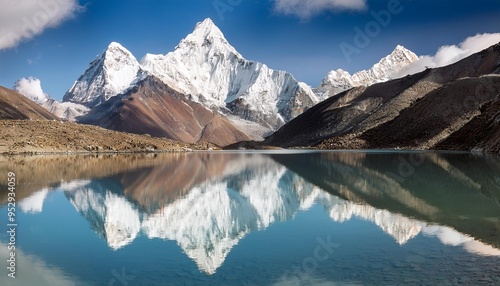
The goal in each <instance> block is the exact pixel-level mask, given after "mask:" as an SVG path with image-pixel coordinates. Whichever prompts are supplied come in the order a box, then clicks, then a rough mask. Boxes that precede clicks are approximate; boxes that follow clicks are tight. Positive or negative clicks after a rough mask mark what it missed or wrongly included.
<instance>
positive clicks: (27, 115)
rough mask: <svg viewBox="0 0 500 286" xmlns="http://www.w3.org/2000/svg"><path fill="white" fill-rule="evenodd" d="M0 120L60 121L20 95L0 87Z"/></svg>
mask: <svg viewBox="0 0 500 286" xmlns="http://www.w3.org/2000/svg"><path fill="white" fill-rule="evenodd" d="M0 119H18V120H24V119H31V120H45V119H48V120H60V119H59V118H58V117H57V116H55V115H53V114H52V113H50V112H48V111H47V110H45V109H44V108H43V107H41V106H40V105H38V104H36V103H35V102H33V101H31V100H29V99H27V98H26V97H25V96H23V95H22V94H19V93H17V92H15V91H13V90H10V89H8V88H5V87H2V86H0Z"/></svg>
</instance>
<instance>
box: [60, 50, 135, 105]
mask: <svg viewBox="0 0 500 286" xmlns="http://www.w3.org/2000/svg"><path fill="white" fill-rule="evenodd" d="M139 70H140V66H139V62H138V61H137V59H136V58H135V57H134V55H132V53H131V52H130V51H129V50H127V49H126V48H124V47H123V46H122V45H121V44H119V43H117V42H112V43H110V44H109V46H108V47H107V48H106V50H105V51H104V52H103V53H102V54H101V55H100V56H98V57H97V58H96V59H95V60H94V61H93V62H92V63H90V66H89V68H88V69H87V70H86V71H85V72H84V73H83V75H82V76H80V78H79V79H78V80H77V81H76V82H75V84H74V85H73V87H71V89H70V90H69V91H68V92H67V93H66V94H65V95H64V97H63V101H64V102H74V103H79V104H83V105H85V106H87V107H93V106H96V105H99V104H100V103H102V102H105V101H107V100H108V99H110V98H111V97H113V96H115V95H117V94H120V93H122V92H124V91H126V90H127V89H128V88H129V87H130V85H131V83H132V82H134V80H135V79H136V77H137V74H138V72H139Z"/></svg>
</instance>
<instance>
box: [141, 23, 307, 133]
mask: <svg viewBox="0 0 500 286" xmlns="http://www.w3.org/2000/svg"><path fill="white" fill-rule="evenodd" d="M141 66H142V68H143V69H144V70H145V71H146V72H147V73H149V74H152V75H154V76H156V77H157V78H159V79H161V80H162V81H163V82H164V83H166V84H167V85H169V86H171V87H172V88H174V89H175V90H177V91H179V92H181V93H184V94H188V95H190V96H191V99H192V100H193V101H196V102H200V103H202V104H204V105H205V106H207V107H208V108H210V109H213V110H218V111H220V112H223V113H226V112H228V111H229V112H231V113H232V114H233V115H237V116H239V117H241V118H243V119H245V120H250V121H252V122H256V123H259V124H263V126H266V127H270V129H276V128H278V127H280V126H281V125H283V124H284V123H285V122H286V121H288V120H290V119H292V118H293V117H294V115H296V114H297V113H299V112H298V111H300V110H302V109H303V108H304V107H310V106H312V105H313V104H314V103H316V101H315V99H316V97H315V95H314V93H313V92H311V90H310V89H304V88H303V87H302V86H300V84H299V82H298V81H297V80H295V78H293V76H292V75H291V74H290V73H287V72H285V71H276V70H272V69H270V68H268V67H267V66H266V65H264V64H262V63H259V62H254V61H249V60H245V59H244V58H243V56H242V55H241V54H239V53H238V52H237V51H236V49H235V48H234V47H233V46H231V45H230V44H229V42H228V41H227V40H226V38H225V37H224V35H223V34H222V32H221V31H220V30H219V28H218V27H217V26H216V25H215V24H214V23H213V22H212V20H210V19H206V20H204V21H203V22H200V23H198V24H197V25H196V27H195V29H194V31H193V32H192V33H191V34H189V35H188V36H187V37H186V38H184V39H183V40H182V41H181V42H180V43H179V45H178V46H177V47H176V49H175V50H174V51H173V52H170V53H168V54H166V55H150V54H148V55H146V56H145V57H144V58H143V59H142V60H141Z"/></svg>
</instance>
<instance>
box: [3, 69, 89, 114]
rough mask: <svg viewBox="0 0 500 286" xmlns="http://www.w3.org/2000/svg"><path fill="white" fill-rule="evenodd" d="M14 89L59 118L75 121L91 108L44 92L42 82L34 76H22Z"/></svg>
mask: <svg viewBox="0 0 500 286" xmlns="http://www.w3.org/2000/svg"><path fill="white" fill-rule="evenodd" d="M12 89H13V90H15V91H17V92H19V93H20V94H22V95H24V96H25V97H27V98H28V99H30V100H32V101H34V102H35V103H37V104H38V105H40V106H41V107H43V108H45V109H46V110H48V111H49V112H51V113H52V114H54V115H56V116H57V117H59V118H62V119H65V120H69V121H74V120H75V118H76V117H78V116H81V115H84V114H86V113H87V112H88V111H89V109H88V108H87V107H86V106H83V105H81V104H76V103H71V102H63V103H60V102H58V101H56V100H54V99H52V98H50V96H49V95H47V94H46V93H45V92H43V89H42V83H41V81H40V80H39V79H37V78H34V77H28V78H21V79H19V80H18V81H16V83H15V84H14V87H13V88H12Z"/></svg>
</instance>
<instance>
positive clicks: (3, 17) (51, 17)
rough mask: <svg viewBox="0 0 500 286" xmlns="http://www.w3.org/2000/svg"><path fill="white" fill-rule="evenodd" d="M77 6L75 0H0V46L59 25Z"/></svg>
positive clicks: (77, 8) (17, 41)
mask: <svg viewBox="0 0 500 286" xmlns="http://www.w3.org/2000/svg"><path fill="white" fill-rule="evenodd" d="M80 9H81V6H79V5H78V0H2V1H0V50H2V49H7V48H12V47H15V46H17V45H18V44H19V42H21V41H22V40H27V39H31V38H33V37H34V36H36V35H39V34H41V33H42V32H43V31H44V30H45V29H47V28H50V27H55V26H57V25H59V24H60V23H61V22H63V21H64V20H66V19H68V18H70V17H72V16H73V15H74V14H75V12H76V11H78V10H80Z"/></svg>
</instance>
